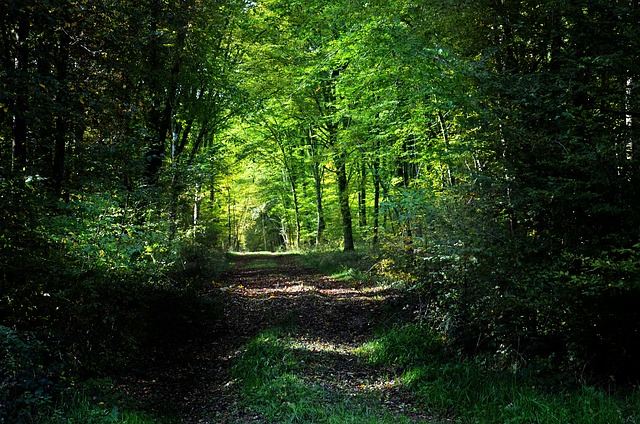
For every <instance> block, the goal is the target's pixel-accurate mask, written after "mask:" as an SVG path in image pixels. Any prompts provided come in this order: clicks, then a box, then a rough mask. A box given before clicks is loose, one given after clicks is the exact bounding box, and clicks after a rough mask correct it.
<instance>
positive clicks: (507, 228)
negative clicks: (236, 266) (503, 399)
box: [0, 0, 640, 421]
mask: <svg viewBox="0 0 640 424" xmlns="http://www.w3.org/2000/svg"><path fill="white" fill-rule="evenodd" d="M639 21H640V7H638V4H637V2H634V1H629V0H593V1H586V0H580V1H558V0H542V1H529V0H523V1H518V2H506V1H493V0H465V1H460V0H420V1H414V0H399V1H394V2H385V1H379V0H371V1H366V2H364V1H354V0H310V1H300V0H293V1H291V0H257V1H248V0H179V1H178V0H141V1H135V2H121V1H115V0H101V1H96V0H48V1H44V2H32V1H29V0H10V1H7V2H4V3H3V8H2V10H0V270H2V272H1V273H0V323H1V324H2V326H3V328H4V329H5V330H3V331H2V333H1V334H0V337H2V340H0V341H1V342H2V343H8V344H10V345H12V346H14V347H15V349H17V350H18V351H20V350H21V349H23V347H24V346H33V349H35V350H33V352H39V351H40V350H41V348H40V347H38V344H39V343H41V344H42V346H43V348H42V349H44V350H45V351H47V352H50V353H51V355H50V356H51V358H49V357H47V355H44V356H42V355H40V353H37V354H36V353H33V356H30V355H31V353H29V354H26V358H27V359H24V360H22V359H21V360H18V359H16V360H15V361H17V362H16V364H18V363H19V364H21V365H20V366H19V368H20V369H24V370H25V373H27V374H29V373H30V374H29V375H38V376H42V377H40V378H39V379H37V380H34V381H30V382H29V383H28V384H32V385H33V387H31V386H29V387H26V388H23V389H24V390H22V389H20V390H18V389H17V387H18V386H16V389H15V391H14V390H13V389H11V390H9V391H8V392H5V393H9V394H8V395H6V396H7V398H6V399H3V400H2V402H4V403H6V404H7V405H12V406H11V407H10V408H9V409H8V410H7V411H9V410H10V411H12V412H6V411H5V410H4V409H3V410H2V411H1V412H0V413H2V414H5V415H6V417H5V416H3V417H2V418H3V419H4V420H8V421H10V420H16V419H23V418H22V415H21V414H26V415H27V416H34V414H35V415H37V413H38V412H37V411H38V410H39V409H40V406H46V404H47V403H49V402H50V401H49V400H46V401H44V400H43V404H42V405H40V401H39V400H38V401H33V402H32V398H30V397H29V395H27V393H32V391H33V393H35V392H36V391H38V393H40V394H43V395H42V396H43V397H42V399H51V402H53V401H54V400H55V399H56V398H57V397H58V395H60V393H62V392H64V390H62V386H60V387H58V386H57V384H58V382H60V381H62V376H63V375H64V376H65V379H66V381H78V382H80V380H84V379H87V378H92V377H96V376H101V375H106V374H109V373H110V372H111V370H113V369H117V368H118V367H120V366H121V365H122V364H123V363H125V362H126V360H127V357H130V356H131V353H132V352H133V353H135V352H140V351H142V350H144V349H145V348H148V347H149V345H150V344H153V343H154V342H153V340H157V339H158V336H159V335H161V336H162V338H161V339H162V340H163V343H164V342H165V341H166V343H167V344H169V345H171V344H179V343H181V340H182V337H185V335H188V334H189V331H196V329H195V327H197V326H198V325H207V324H208V323H211V322H212V321H215V320H216V319H219V318H220V316H221V315H220V313H219V312H216V310H217V309H219V305H217V302H218V300H216V299H213V298H212V296H209V298H207V299H206V300H203V299H202V296H200V294H202V292H203V287H205V286H206V285H207V284H209V283H210V282H211V280H214V279H216V278H217V277H218V276H219V275H220V273H221V272H222V271H223V270H224V269H225V267H226V266H227V265H226V259H227V258H226V256H225V255H226V252H228V251H242V250H249V251H294V250H295V251H305V250H309V249H311V250H318V251H320V252H322V253H319V254H317V256H315V257H314V256H313V255H309V256H308V260H309V261H310V263H313V262H315V263H316V265H315V266H318V267H319V268H321V269H327V270H328V269H330V268H333V269H332V270H331V271H330V273H331V274H332V275H335V276H336V277H338V278H341V279H355V280H358V279H363V278H368V277H369V275H368V274H366V272H369V270H372V271H375V275H373V274H372V275H371V277H372V279H383V280H384V281H386V282H387V283H388V284H389V285H394V286H400V285H403V286H405V287H406V288H408V289H410V290H412V293H415V296H416V297H417V298H418V299H420V301H421V307H420V308H419V310H420V319H421V322H422V323H423V324H424V325H428V326H429V327H430V328H431V329H432V330H433V331H435V332H436V333H437V334H443V335H444V343H445V345H446V346H445V349H446V350H448V351H450V352H460V353H462V354H464V355H466V356H468V357H469V358H476V357H477V358H487V357H488V358H497V359H495V362H494V364H495V367H497V368H500V367H501V366H502V367H504V368H505V369H507V370H508V369H509V367H510V366H511V363H512V362H511V361H505V360H502V358H504V357H505V356H507V357H510V358H519V360H520V361H522V362H523V363H526V364H536V367H538V368H539V369H540V373H544V374H558V375H562V376H565V377H566V378H567V379H570V380H576V381H581V382H583V383H585V384H587V385H588V386H591V387H595V388H597V389H593V390H595V393H599V390H601V389H602V388H605V387H607V388H608V387H610V388H611V390H612V391H613V392H615V391H617V390H621V391H624V390H627V389H629V388H630V387H634V386H637V384H638V382H639V381H640V361H639V360H638V359H639V358H640V337H638V334H639V333H640V308H638V307H637V305H638V303H639V302H640V214H638V213H637V211H638V209H639V208H640V200H639V199H640V192H639V190H640V149H639V146H640V125H639V122H640V89H639V87H638V84H639V82H640V56H639V55H638V54H637V52H638V51H639V50H640V45H639V41H638V40H640V27H639V26H638V25H637V23H638V22H639ZM369 249H373V251H374V252H375V254H373V255H371V256H370V257H365V256H360V252H363V251H368V250H369ZM331 250H343V251H346V252H354V251H356V252H358V253H354V254H353V256H352V257H351V258H350V259H349V263H347V264H345V265H344V266H343V265H338V264H340V262H339V261H337V260H334V259H332V256H331V255H332V254H331V253H329V251H331ZM269 266H272V265H269V263H268V262H265V263H263V264H261V265H260V267H269ZM165 311H168V313H165ZM202 311H206V312H202ZM200 314H202V315H200ZM16 337H23V338H26V340H29V342H28V343H27V342H24V343H26V344H24V345H22V344H20V343H22V342H18V340H19V339H18V338H16ZM20 340H22V339H20ZM32 341H33V342H32ZM36 341H37V342H36ZM20 346H23V347H20ZM25 349H27V348H26V347H25ZM30 349H31V348H28V349H27V351H29V352H31V350H30ZM6 355H10V354H9V353H7V354H6ZM11 355H14V354H11ZM7 357H8V356H7ZM13 357H14V356H12V358H13ZM18 357H20V358H22V357H23V356H20V355H18V356H15V358H18ZM53 359H55V361H54V360H53ZM21 361H23V362H21ZM54 363H56V364H57V365H55V367H53V364H54ZM51 367H53V368H51ZM29 370H31V371H29ZM2 372H3V374H2V375H0V381H15V378H16V377H15V375H16V374H15V373H16V372H18V371H16V370H13V369H11V368H3V369H2ZM12 373H14V374H12ZM43 373H44V374H43ZM63 373H64V374H63ZM12 375H13V377H11V376H12ZM42 379H45V380H47V379H50V380H51V381H54V382H55V384H53V386H51V387H50V386H49V385H48V384H49V383H46V384H45V383H44V381H45V380H42ZM3 384H9V383H3ZM11 384H13V383H11ZM25 384H26V383H25ZM43 384H44V386H43ZM60 384H62V383H60ZM65 384H66V383H65ZM12 387H13V386H12ZM50 389H51V390H50ZM70 390H71V389H70ZM49 392H50V393H49ZM44 393H46V396H45V395H44ZM65 393H66V392H65ZM585 393H588V390H587V391H586V392H585ZM40 394H39V395H37V396H35V399H41V398H40ZM0 396H5V395H4V394H2V395H0ZM514 402H515V401H514ZM572 402H573V401H571V402H569V404H571V403H572ZM576 402H577V401H576ZM516 403H517V402H515V403H513V404H514V405H515V404H516ZM7 414H12V415H7Z"/></svg>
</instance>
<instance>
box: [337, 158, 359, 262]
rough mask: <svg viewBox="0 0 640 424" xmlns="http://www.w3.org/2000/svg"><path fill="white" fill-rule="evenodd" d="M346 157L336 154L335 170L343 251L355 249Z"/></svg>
mask: <svg viewBox="0 0 640 424" xmlns="http://www.w3.org/2000/svg"><path fill="white" fill-rule="evenodd" d="M346 161H347V158H346V154H345V153H342V152H341V153H339V154H337V156H336V168H337V169H336V171H337V174H338V175H337V179H338V199H339V202H340V215H341V216H342V243H343V249H344V251H345V252H348V251H353V250H355V246H354V243H353V224H352V220H351V208H350V207H349V187H348V180H347V163H346Z"/></svg>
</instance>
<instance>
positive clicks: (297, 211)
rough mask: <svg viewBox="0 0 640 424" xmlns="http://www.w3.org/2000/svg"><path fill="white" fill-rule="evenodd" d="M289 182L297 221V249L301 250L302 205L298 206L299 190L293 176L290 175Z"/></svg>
mask: <svg viewBox="0 0 640 424" xmlns="http://www.w3.org/2000/svg"><path fill="white" fill-rule="evenodd" d="M289 182H290V184H291V196H292V197H293V210H294V213H295V220H296V248H300V232H301V231H302V230H301V225H300V205H299V204H298V189H297V187H296V182H295V180H294V178H293V177H292V176H291V174H290V175H289Z"/></svg>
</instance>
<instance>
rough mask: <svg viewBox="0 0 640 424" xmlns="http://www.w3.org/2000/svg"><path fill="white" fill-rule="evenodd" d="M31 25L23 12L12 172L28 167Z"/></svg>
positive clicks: (20, 24) (17, 52)
mask: <svg viewBox="0 0 640 424" xmlns="http://www.w3.org/2000/svg"><path fill="white" fill-rule="evenodd" d="M30 27H31V24H30V22H29V17H28V16H27V14H26V12H23V13H22V14H21V16H20V19H19V21H18V30H17V33H16V45H17V49H16V63H15V67H16V70H17V71H18V72H17V74H18V87H17V89H18V93H17V96H16V100H15V108H14V114H13V145H12V154H11V170H12V171H17V170H21V169H23V168H24V167H25V166H26V165H27V108H28V85H27V84H26V81H27V74H28V72H29V69H28V65H29V45H28V44H27V41H28V40H27V39H28V38H29V31H30Z"/></svg>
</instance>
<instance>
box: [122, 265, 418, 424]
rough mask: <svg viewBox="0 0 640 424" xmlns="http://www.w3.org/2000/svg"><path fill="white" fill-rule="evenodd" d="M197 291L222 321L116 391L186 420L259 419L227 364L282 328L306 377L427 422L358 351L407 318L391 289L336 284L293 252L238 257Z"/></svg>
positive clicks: (388, 375)
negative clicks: (217, 299) (300, 356)
mask: <svg viewBox="0 0 640 424" xmlns="http://www.w3.org/2000/svg"><path fill="white" fill-rule="evenodd" d="M234 261H235V264H234V266H233V267H232V268H231V269H230V270H229V271H228V272H227V273H226V274H225V275H224V276H223V278H222V280H221V282H214V283H213V285H212V288H210V289H209V290H208V292H207V293H205V294H204V295H205V296H206V295H213V296H219V295H220V293H222V295H223V308H224V311H223V316H222V318H221V319H220V320H219V325H218V326H217V327H216V328H208V329H207V331H205V332H204V333H203V334H198V335H197V337H195V338H194V339H193V340H190V341H189V342H188V343H186V344H184V345H182V346H180V347H179V348H175V349H173V350H172V351H165V352H157V354H154V355H151V358H150V359H151V361H149V362H148V363H147V366H145V367H144V369H142V370H138V371H137V373H136V374H135V375H129V376H126V377H124V378H122V379H121V381H120V382H119V390H120V391H122V392H125V393H126V394H127V395H128V396H130V397H132V398H134V399H135V400H137V401H139V402H140V403H141V404H142V405H143V406H144V407H145V409H147V410H150V411H152V412H154V413H157V414H159V415H163V416H166V415H169V416H171V415H174V416H178V417H180V418H179V420H180V421H179V422H184V423H262V422H267V421H266V420H265V419H264V417H261V416H260V414H259V413H257V412H255V411H252V410H250V409H249V408H247V407H246V406H244V405H243V403H242V402H241V398H240V393H239V389H238V388H237V387H236V386H237V384H236V382H235V381H234V380H233V379H232V376H231V368H232V367H233V364H234V363H235V361H236V359H237V358H238V356H239V355H240V354H241V350H242V346H243V345H244V344H245V343H247V342H248V341H249V340H251V339H252V338H253V337H255V336H257V335H258V334H260V333H261V332H263V331H265V330H267V329H272V328H286V329H287V331H288V332H290V333H291V334H292V335H293V337H295V339H296V346H298V348H300V349H303V350H304V351H305V355H306V356H305V358H306V361H305V365H306V367H305V374H306V375H307V377H309V378H311V379H312V380H313V381H314V384H318V385H320V386H322V387H326V388H329V389H330V390H333V391H335V392H337V393H340V394H341V395H344V396H353V397H356V396H358V395H360V394H366V395H367V399H374V400H375V401H376V403H377V404H378V406H380V405H384V406H382V407H383V408H384V409H385V410H387V411H389V412H391V413H399V414H402V415H403V416H405V417H408V418H409V419H410V420H411V421H415V422H424V421H428V417H427V416H426V415H424V414H422V413H420V412H419V411H417V410H416V409H415V408H414V407H413V406H412V405H411V404H412V400H411V398H410V395H409V394H407V393H406V392H403V391H402V390H400V388H399V387H398V385H397V384H396V381H395V380H394V377H393V374H394V373H393V370H389V369H375V367H373V366H371V365H370V364H367V363H365V362H364V361H361V360H359V359H358V358H357V357H356V355H355V349H356V348H357V347H358V346H361V345H362V343H363V342H365V341H366V340H367V339H368V338H369V337H370V336H371V335H372V331H373V329H375V328H378V327H380V326H383V325H389V324H391V323H392V322H395V321H397V320H399V319H406V318H407V317H406V316H405V317H402V315H403V314H406V313H407V312H406V309H407V308H404V309H405V310H403V306H404V300H403V299H402V298H401V297H400V294H399V293H398V292H396V291H395V290H392V289H388V288H384V289H383V288H379V287H368V286H365V285H361V284H353V283H349V282H344V281H338V280H336V279H333V278H331V277H327V276H323V275H320V274H317V273H316V272H315V271H313V270H311V269H309V268H306V267H304V266H302V265H300V263H299V261H298V260H297V258H296V257H295V255H286V254H279V255H275V254H259V253H254V254H244V255H237V256H236V257H235V260H234Z"/></svg>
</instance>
